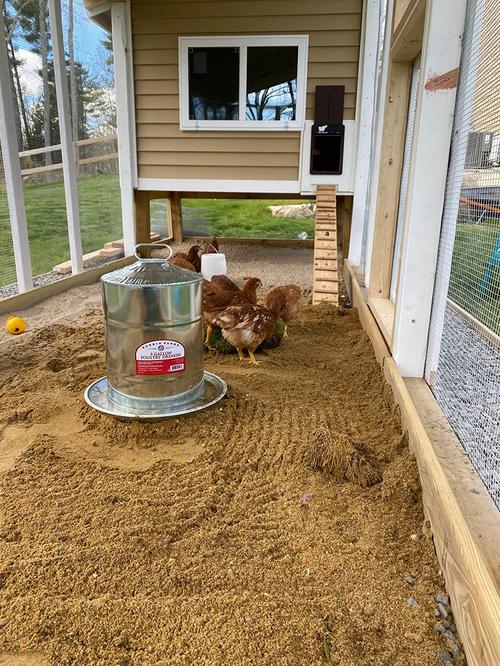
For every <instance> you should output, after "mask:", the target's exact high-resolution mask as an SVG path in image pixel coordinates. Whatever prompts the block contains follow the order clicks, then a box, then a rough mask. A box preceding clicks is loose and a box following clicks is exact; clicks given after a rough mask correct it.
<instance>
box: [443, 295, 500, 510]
mask: <svg viewBox="0 0 500 666" xmlns="http://www.w3.org/2000/svg"><path fill="white" fill-rule="evenodd" d="M499 377H500V349H499V348H498V347H495V346H494V345H492V344H491V343H490V342H488V341H487V340H486V339H485V338H484V337H482V336H481V335H480V334H479V333H478V332H477V331H476V329H475V328H474V327H473V326H472V324H470V323H469V322H468V321H466V320H465V319H464V318H463V317H461V316H460V315H459V314H458V313H457V312H455V311H454V310H452V309H451V308H446V313H445V322H444V332H443V339H442V344H441V353H440V357H439V367H438V371H437V373H436V381H435V383H434V385H433V386H432V390H433V392H434V394H435V396H436V398H437V400H438V402H439V404H440V405H441V407H442V408H443V410H444V412H445V413H446V416H447V417H448V419H449V421H450V423H451V425H452V427H453V429H454V431H455V433H456V435H457V436H458V438H459V439H460V441H461V443H462V446H463V447H464V449H465V451H466V453H467V454H468V456H469V458H470V460H471V462H472V464H473V465H474V467H475V468H476V470H477V472H478V474H479V476H480V477H481V479H482V480H483V483H484V484H485V486H486V488H487V489H488V491H489V493H490V495H491V497H492V498H493V500H494V502H495V504H496V505H497V507H498V508H499V509H500V437H499V435H500V382H499ZM471 492H474V489H472V488H471Z"/></svg>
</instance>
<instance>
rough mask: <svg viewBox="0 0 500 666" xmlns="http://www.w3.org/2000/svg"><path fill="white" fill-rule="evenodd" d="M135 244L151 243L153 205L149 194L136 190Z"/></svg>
mask: <svg viewBox="0 0 500 666" xmlns="http://www.w3.org/2000/svg"><path fill="white" fill-rule="evenodd" d="M134 200H135V242H136V243H150V242H151V203H150V194H149V192H144V191H143V190H134Z"/></svg>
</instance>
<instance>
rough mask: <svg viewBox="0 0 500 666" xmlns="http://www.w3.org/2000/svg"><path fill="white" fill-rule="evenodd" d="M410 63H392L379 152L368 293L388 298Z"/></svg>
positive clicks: (376, 296)
mask: <svg viewBox="0 0 500 666" xmlns="http://www.w3.org/2000/svg"><path fill="white" fill-rule="evenodd" d="M410 78H411V64H410V63H391V65H390V71H389V82H388V88H387V96H386V104H385V110H384V129H383V132H382V152H381V161H380V174H379V180H378V195H377V205H376V213H375V229H374V237H373V251H372V259H371V270H370V288H369V292H370V296H372V297H374V298H387V297H388V296H389V291H390V288H391V272H392V256H393V247H394V238H395V235H396V220H397V215H398V206H399V189H400V184H401V171H402V167H403V156H404V144H405V133H406V122H407V115H408V95H409V89H410Z"/></svg>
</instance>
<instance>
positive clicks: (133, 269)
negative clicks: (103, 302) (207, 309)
mask: <svg viewBox="0 0 500 666" xmlns="http://www.w3.org/2000/svg"><path fill="white" fill-rule="evenodd" d="M141 247H150V248H153V249H156V250H157V249H159V248H164V247H166V248H167V249H168V251H169V254H168V256H167V257H162V258H160V259H156V258H155V259H150V258H148V259H145V258H143V257H141V256H140V254H138V250H139V249H140V248H141ZM172 254H173V250H172V248H171V247H170V245H165V244H162V243H139V244H138V245H136V246H135V248H134V255H135V256H136V257H137V261H136V262H135V263H133V264H131V265H130V266H125V267H124V268H120V269H119V270H117V271H113V272H112V273H106V274H105V275H103V276H102V277H101V281H102V282H105V283H106V284H120V285H123V286H130V287H142V286H155V285H157V286H162V285H165V284H186V283H189V282H201V280H202V279H203V278H202V276H201V275H200V274H199V273H194V272H193V271H188V270H186V269H185V268H180V267H179V266H175V265H174V264H171V263H169V261H168V260H169V259H170V257H171V256H172Z"/></svg>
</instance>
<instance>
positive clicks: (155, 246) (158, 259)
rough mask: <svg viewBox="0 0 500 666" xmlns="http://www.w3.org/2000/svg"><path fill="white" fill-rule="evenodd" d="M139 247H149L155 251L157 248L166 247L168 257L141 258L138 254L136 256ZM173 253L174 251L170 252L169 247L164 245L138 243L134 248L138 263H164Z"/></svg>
mask: <svg viewBox="0 0 500 666" xmlns="http://www.w3.org/2000/svg"><path fill="white" fill-rule="evenodd" d="M140 247H150V248H153V249H155V250H158V248H162V247H166V248H167V249H168V251H169V255H168V257H159V258H145V257H141V255H140V254H137V250H138V249H139V248H140ZM173 253H174V251H173V250H172V248H171V247H170V245H167V244H166V243H138V244H137V245H136V246H135V247H134V255H135V257H136V258H137V259H138V260H139V261H162V262H165V261H168V260H169V259H170V257H171V256H172V255H173Z"/></svg>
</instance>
